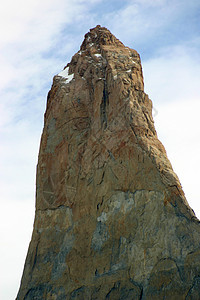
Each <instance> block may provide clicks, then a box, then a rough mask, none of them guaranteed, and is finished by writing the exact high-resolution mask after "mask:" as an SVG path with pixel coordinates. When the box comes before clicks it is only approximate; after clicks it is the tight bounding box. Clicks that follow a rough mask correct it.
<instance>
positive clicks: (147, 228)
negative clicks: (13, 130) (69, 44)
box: [17, 26, 200, 300]
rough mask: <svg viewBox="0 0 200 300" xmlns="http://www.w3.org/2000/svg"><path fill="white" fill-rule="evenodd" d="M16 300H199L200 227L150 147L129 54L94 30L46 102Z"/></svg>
mask: <svg viewBox="0 0 200 300" xmlns="http://www.w3.org/2000/svg"><path fill="white" fill-rule="evenodd" d="M72 74H73V75H72ZM17 299H19V300H21V299H26V300H27V299H59V300H61V299H70V300H71V299H112V300H113V299H143V300H144V299H170V300H171V299H176V300H177V299H200V225H199V221H198V220H197V219H196V217H195V215H194V213H193V211H192V209H191V208H190V207H189V205H188V203H187V201H186V199H185V196H184V193H183V191H182V187H181V184H180V182H179V179H178V177H177V176H176V174H175V173H174V171H173V169H172V166H171V164H170V162H169V160H168V158H167V155H166V151H165V149H164V147H163V145H162V144H161V142H160V141H159V140H158V138H157V134H156V131H155V128H154V122H153V119H152V102H151V100H150V99H149V98H148V95H146V94H145V93H144V84H143V75H142V67H141V62H140V57H139V54H138V53H137V52H136V51H135V50H133V49H130V48H128V47H125V46H124V45H123V44H122V43H121V42H120V41H119V40H118V39H116V38H115V37H114V36H113V35H112V34H111V33H110V31H109V30H107V29H106V28H104V27H100V26H97V27H96V28H93V29H91V30H90V32H89V33H87V34H86V35H85V39H84V41H83V43H82V45H81V48H80V51H79V52H78V53H76V54H75V55H74V56H73V57H72V60H71V62H70V63H69V64H68V65H67V68H65V70H64V71H63V72H61V73H60V74H58V75H57V76H55V77H54V79H53V85H52V88H51V90H50V92H49V94H48V99H47V108H46V112H45V122H44V130H43V134H42V138H41V145H40V152H39V159H38V166H37V188H36V212H35V222H34V229H33V235H32V239H31V243H30V246H29V250H28V254H27V258H26V262H25V267H24V273H23V277H22V281H21V286H20V290H19V293H18V296H17Z"/></svg>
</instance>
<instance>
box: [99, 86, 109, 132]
mask: <svg viewBox="0 0 200 300" xmlns="http://www.w3.org/2000/svg"><path fill="white" fill-rule="evenodd" d="M108 104H109V99H108V91H107V84H106V80H105V81H104V89H103V96H102V101H101V105H100V114H101V128H103V129H106V128H107V123H108V118H107V106H108Z"/></svg>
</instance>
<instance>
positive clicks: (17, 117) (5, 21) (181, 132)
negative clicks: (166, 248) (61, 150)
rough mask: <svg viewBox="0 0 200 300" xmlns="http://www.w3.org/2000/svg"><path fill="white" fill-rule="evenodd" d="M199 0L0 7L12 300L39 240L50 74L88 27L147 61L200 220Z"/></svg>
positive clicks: (0, 129)
mask: <svg viewBox="0 0 200 300" xmlns="http://www.w3.org/2000/svg"><path fill="white" fill-rule="evenodd" d="M199 16H200V2H199V0H191V1H186V0H123V1H107V0H87V1H85V0H56V1H53V0H43V1H39V0H34V1H33V0H28V1H25V0H19V1H15V2H14V0H8V1H6V3H3V4H2V6H1V11H0V23H1V24H0V64H1V72H0V76H1V78H0V79H1V80H0V97H1V98H0V99H1V100H0V114H1V118H0V141H1V143H0V170H1V172H0V191H1V212H0V214H1V215H0V220H1V221H0V222H1V227H0V239H1V242H2V245H1V250H0V251H1V255H0V257H1V261H0V265H1V270H0V272H1V273H2V274H1V281H0V285H1V287H0V298H1V299H4V300H10V299H14V298H15V296H16V293H17V290H18V288H19V283H20V279H21V274H22V270H23V265H24V261H25V256H26V253H27V249H28V244H29V241H30V239H31V233H32V226H33V218H34V206H35V176H36V174H35V173H36V172H35V171H36V164H37V157H38V150H39V142H40V136H41V131H42V128H43V115H44V111H45V106H46V96H47V93H48V90H49V89H50V88H51V84H52V78H53V76H54V75H55V74H57V73H58V72H60V71H61V70H62V69H63V67H64V66H65V65H66V64H67V63H68V62H69V61H70V59H71V57H72V55H73V54H74V53H75V52H77V51H78V50H79V47H80V44H81V43H82V41H83V38H84V34H85V33H87V32H88V31H89V29H90V28H92V27H95V26H96V25H97V24H100V25H102V26H105V27H107V28H108V29H109V30H111V32H112V33H113V34H115V36H116V37H117V38H119V39H120V40H121V41H122V42H123V43H124V44H125V45H127V46H129V47H131V48H134V49H136V50H137V51H138V52H139V53H140V55H141V59H142V64H143V73H144V79H145V91H146V92H147V93H148V94H149V97H150V98H151V99H152V101H153V104H154V120H155V126H156V130H157V132H158V136H159V138H160V140H161V141H162V143H163V144H164V146H165V148H166V150H167V153H168V156H169V159H170V161H171V163H172V165H173V168H174V170H175V172H176V173H177V175H178V176H179V178H180V181H181V183H182V186H183V189H184V191H185V194H186V197H187V199H188V202H189V203H190V205H191V207H192V208H193V209H194V210H195V213H196V215H197V216H198V217H200V201H199V200H200V192H199V189H198V184H199V178H200V176H199V175H200V174H199V173H200V171H199V170H200V158H199V149H200V138H199V136H200V125H199V111H200V51H199V50H200V34H199V32H200V22H199Z"/></svg>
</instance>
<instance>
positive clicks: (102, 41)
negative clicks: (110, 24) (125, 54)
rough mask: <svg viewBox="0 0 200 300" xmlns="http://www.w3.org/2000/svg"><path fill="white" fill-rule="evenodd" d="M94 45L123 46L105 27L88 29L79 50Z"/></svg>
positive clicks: (98, 26)
mask: <svg viewBox="0 0 200 300" xmlns="http://www.w3.org/2000/svg"><path fill="white" fill-rule="evenodd" d="M93 44H95V45H99V46H100V45H113V46H117V47H119V46H124V45H123V43H122V42H120V41H119V40H118V39H117V38H116V37H115V36H114V35H113V34H112V33H111V32H110V31H109V30H108V29H107V28H106V27H101V26H100V25H97V26H96V27H95V28H92V29H90V31H89V32H88V33H86V35H85V39H84V41H83V43H82V45H81V50H85V49H86V48H88V47H91V46H92V45H93Z"/></svg>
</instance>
